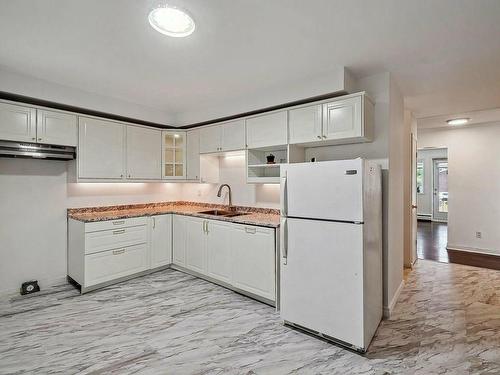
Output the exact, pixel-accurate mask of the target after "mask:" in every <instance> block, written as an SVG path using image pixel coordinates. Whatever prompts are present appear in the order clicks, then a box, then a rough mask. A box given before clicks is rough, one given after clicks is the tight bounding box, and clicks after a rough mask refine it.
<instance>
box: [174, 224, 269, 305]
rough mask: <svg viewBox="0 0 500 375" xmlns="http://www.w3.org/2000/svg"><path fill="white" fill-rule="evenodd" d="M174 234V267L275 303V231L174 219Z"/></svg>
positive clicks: (248, 226) (239, 225)
mask: <svg viewBox="0 0 500 375" xmlns="http://www.w3.org/2000/svg"><path fill="white" fill-rule="evenodd" d="M173 233H174V234H173V236H174V240H173V263H174V264H175V265H178V266H181V267H183V268H186V269H188V270H191V271H194V272H196V273H198V274H200V275H202V276H207V277H209V278H211V279H213V280H218V281H221V282H223V283H225V284H228V285H231V286H232V287H234V288H235V289H238V290H241V291H243V292H248V293H251V294H252V295H255V296H258V297H262V298H265V299H267V300H269V301H276V252H275V231H274V229H272V228H264V227H257V226H252V225H243V224H235V223H228V222H224V221H218V220H206V219H201V218H195V217H189V216H181V215H175V216H174V225H173Z"/></svg>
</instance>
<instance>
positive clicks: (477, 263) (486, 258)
mask: <svg viewBox="0 0 500 375" xmlns="http://www.w3.org/2000/svg"><path fill="white" fill-rule="evenodd" d="M447 250H448V259H449V260H450V263H457V264H464V265H466V266H473V267H481V268H490V269H492V270H500V254H493V253H492V251H491V250H486V249H473V248H464V247H458V246H454V245H448V246H447Z"/></svg>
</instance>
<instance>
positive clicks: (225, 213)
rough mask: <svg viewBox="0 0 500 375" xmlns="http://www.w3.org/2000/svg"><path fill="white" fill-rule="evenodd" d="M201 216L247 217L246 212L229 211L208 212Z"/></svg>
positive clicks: (203, 212)
mask: <svg viewBox="0 0 500 375" xmlns="http://www.w3.org/2000/svg"><path fill="white" fill-rule="evenodd" d="M200 214H204V215H213V216H224V217H233V216H241V215H247V213H246V212H238V211H228V210H208V211H201V212H200Z"/></svg>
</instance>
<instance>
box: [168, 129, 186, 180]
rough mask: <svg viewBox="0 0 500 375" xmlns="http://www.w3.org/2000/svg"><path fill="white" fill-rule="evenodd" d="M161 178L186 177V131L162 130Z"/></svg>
mask: <svg viewBox="0 0 500 375" xmlns="http://www.w3.org/2000/svg"><path fill="white" fill-rule="evenodd" d="M162 141H163V146H162V150H163V151H162V178H163V179H166V180H183V179H184V180H185V179H186V132H185V131H171V130H164V131H163V132H162Z"/></svg>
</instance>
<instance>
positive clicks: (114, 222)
mask: <svg viewBox="0 0 500 375" xmlns="http://www.w3.org/2000/svg"><path fill="white" fill-rule="evenodd" d="M122 224H125V220H120V221H113V225H122Z"/></svg>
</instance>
